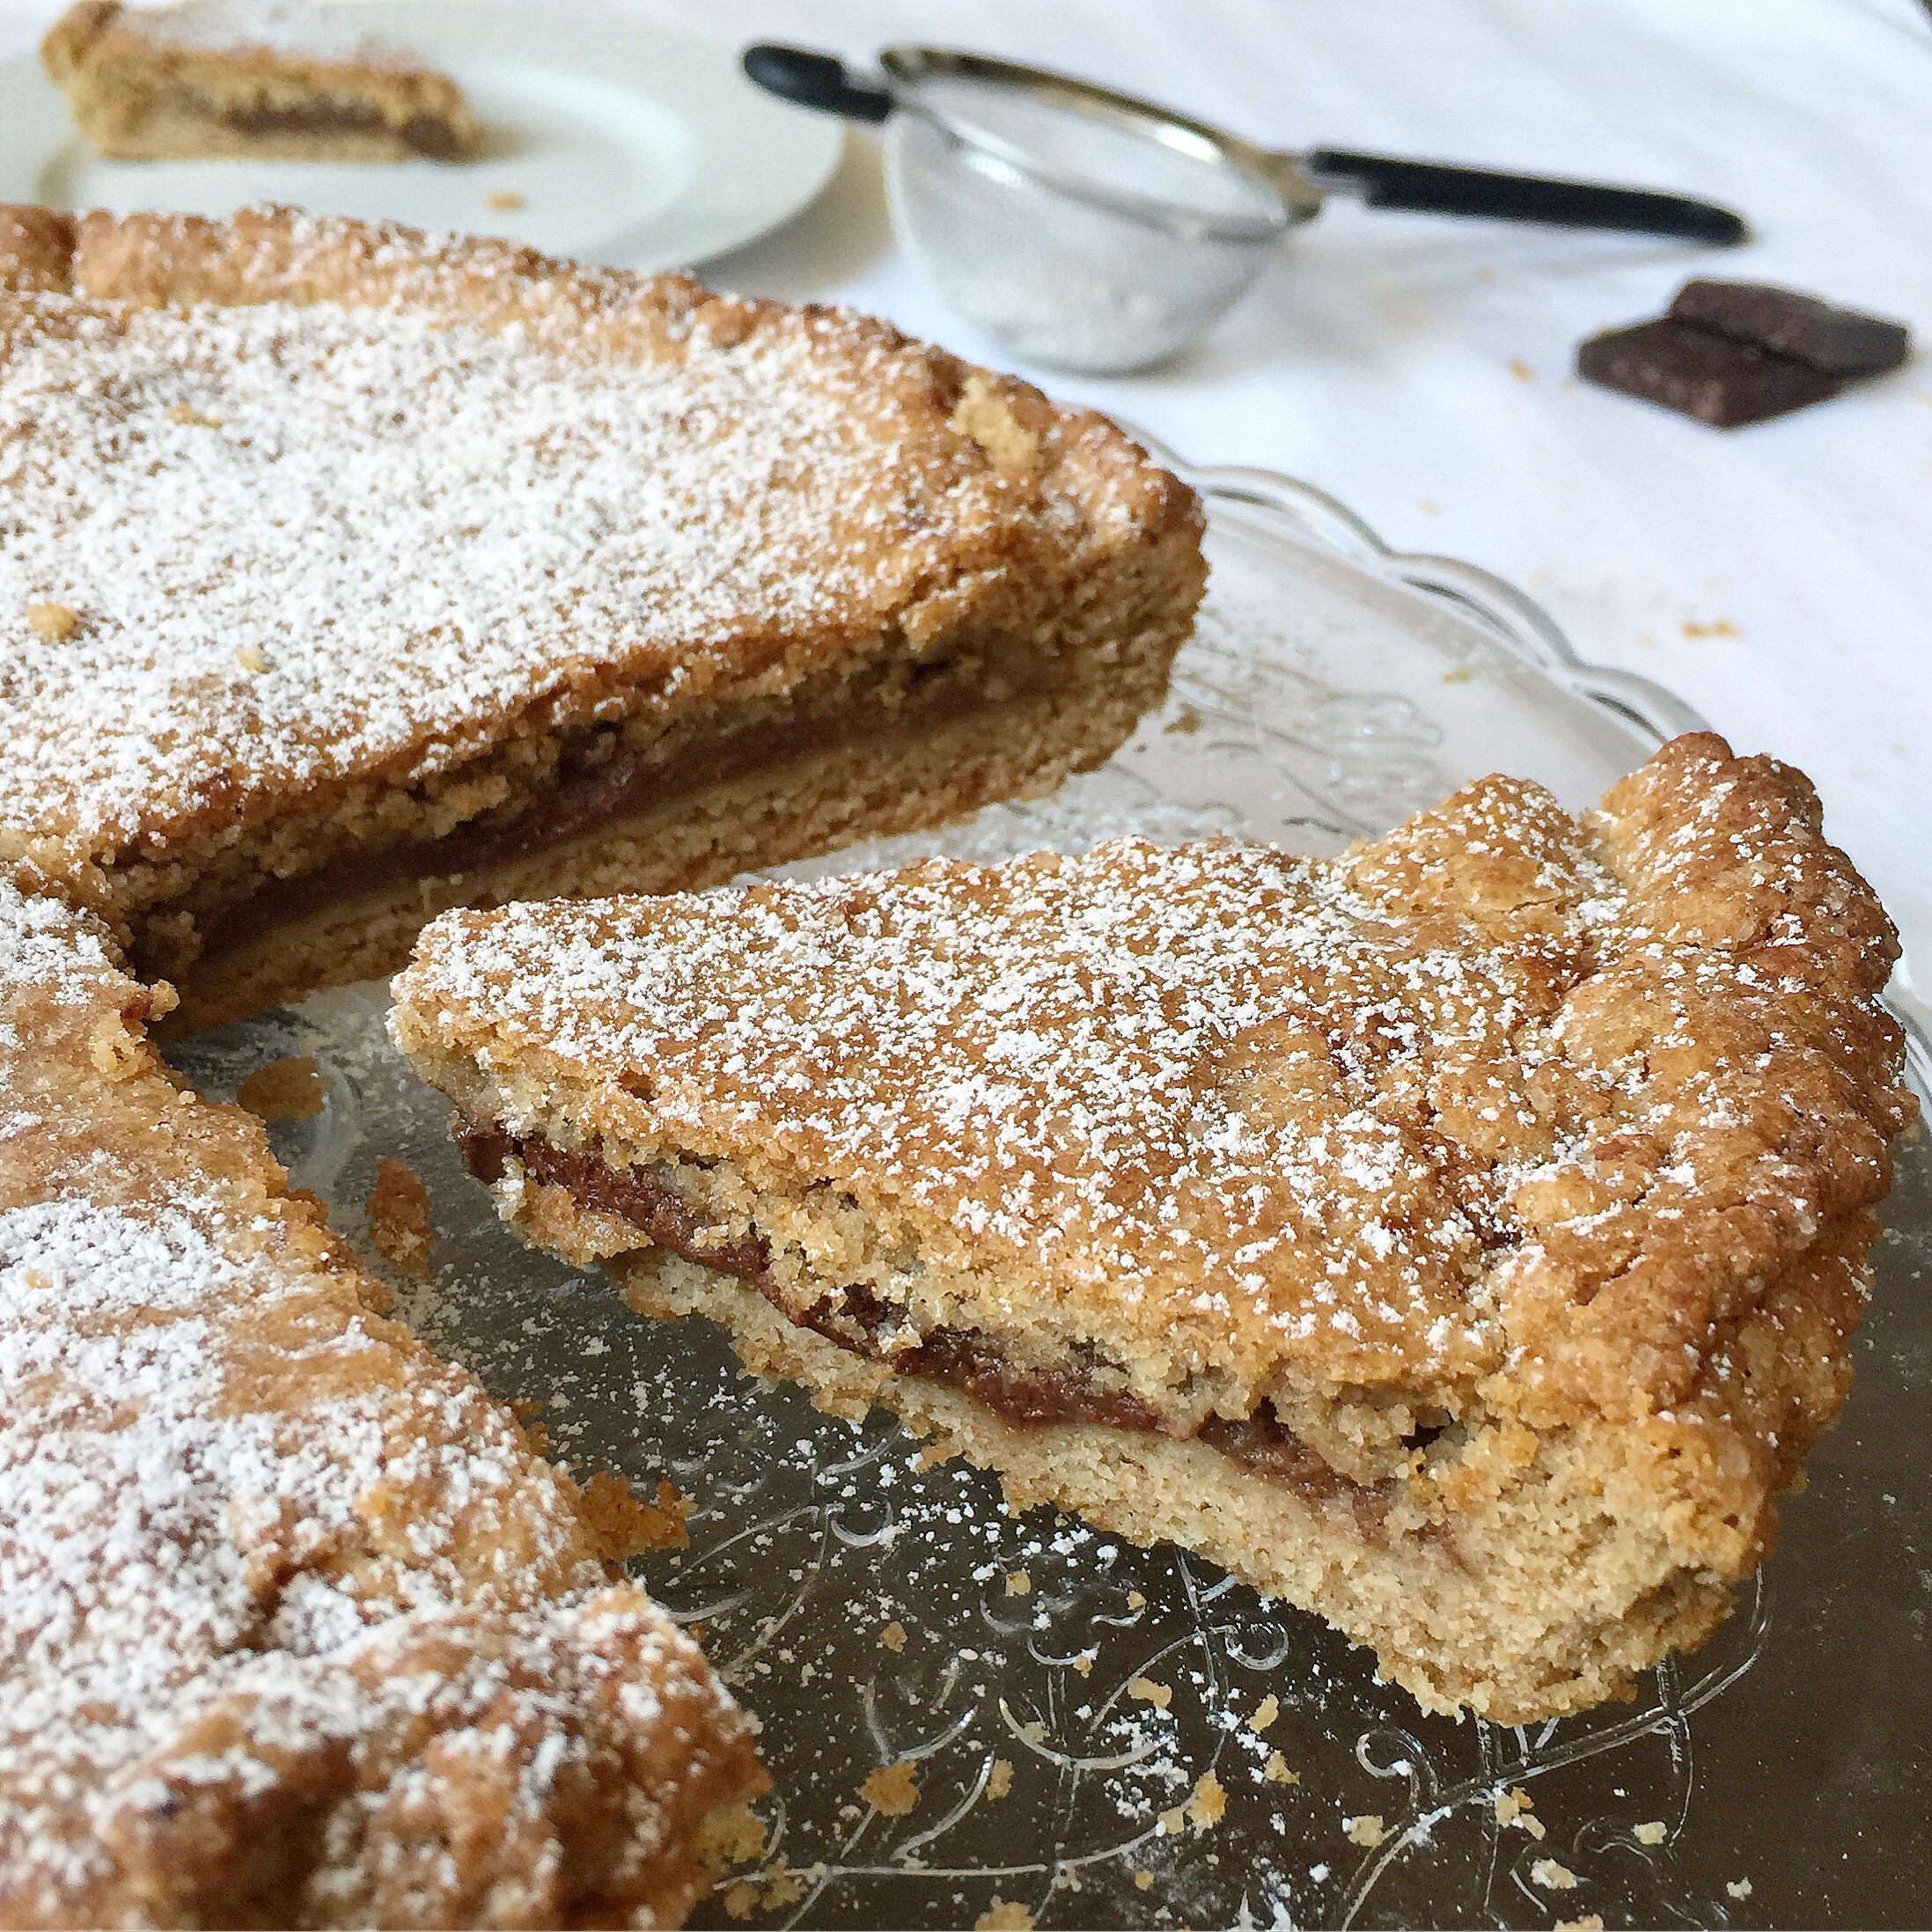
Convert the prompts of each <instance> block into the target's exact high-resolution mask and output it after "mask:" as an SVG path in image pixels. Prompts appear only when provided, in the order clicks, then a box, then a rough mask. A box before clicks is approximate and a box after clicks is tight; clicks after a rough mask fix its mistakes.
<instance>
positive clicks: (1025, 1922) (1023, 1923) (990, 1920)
mask: <svg viewBox="0 0 1932 1932" xmlns="http://www.w3.org/2000/svg"><path fill="white" fill-rule="evenodd" d="M973 1932H1033V1915H1032V1913H1031V1912H1029V1911H1028V1910H1027V1909H1026V1907H1025V1906H1023V1905H1021V1904H1020V1903H1019V1902H1018V1900H1017V1899H1015V1900H1012V1901H1011V1902H1010V1903H1002V1902H1001V1899H1000V1895H999V1893H998V1892H995V1893H994V1894H993V1903H992V1905H991V1906H990V1907H989V1908H988V1910H986V1911H984V1912H982V1913H981V1914H980V1915H979V1917H978V1918H976V1919H975V1920H974V1921H973Z"/></svg>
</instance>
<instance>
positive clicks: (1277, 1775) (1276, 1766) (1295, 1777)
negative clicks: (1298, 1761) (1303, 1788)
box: [1261, 1751, 1302, 1784]
mask: <svg viewBox="0 0 1932 1932" xmlns="http://www.w3.org/2000/svg"><path fill="white" fill-rule="evenodd" d="M1261 1775H1262V1776H1263V1777H1264V1778H1266V1779H1267V1781H1268V1782H1269V1783H1270V1784H1299V1783H1300V1782H1301V1781H1302V1774H1301V1773H1300V1772H1299V1771H1290V1770H1289V1768H1288V1759H1286V1758H1284V1757H1283V1756H1282V1754H1281V1752H1278V1751H1271V1752H1269V1753H1268V1759H1267V1764H1265V1765H1264V1766H1263V1767H1261Z"/></svg>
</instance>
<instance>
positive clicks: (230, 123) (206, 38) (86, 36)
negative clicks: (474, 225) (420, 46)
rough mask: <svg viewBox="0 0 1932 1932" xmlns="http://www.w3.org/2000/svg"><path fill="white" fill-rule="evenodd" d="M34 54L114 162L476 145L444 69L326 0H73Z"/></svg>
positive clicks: (451, 155)
mask: <svg viewBox="0 0 1932 1932" xmlns="http://www.w3.org/2000/svg"><path fill="white" fill-rule="evenodd" d="M40 58H41V61H42V62H43V63H44V64H45V66H46V68H47V71H48V77H49V78H50V79H51V80H52V81H53V83H54V84H55V86H56V87H58V88H59V89H60V91H61V93H62V98H63V99H65V100H66V102H67V106H68V108H69V111H70V113H71V114H73V116H74V119H75V120H76V121H77V122H78V123H79V124H80V130H81V132H82V133H83V134H84V135H85V136H86V137H87V139H88V140H89V142H90V143H92V145H93V146H94V147H95V148H96V149H97V150H98V151H99V152H100V153H101V154H103V155H105V156H106V157H107V158H108V159H109V160H114V161H202V160H223V159H228V158H242V159H250V160H260V161H410V160H425V159H427V160H432V161H457V160H461V159H462V158H464V157H465V156H466V155H469V154H472V153H474V152H475V151H476V150H477V149H478V148H479V147H480V146H481V143H482V138H483V131H482V129H481V127H480V126H479V125H478V123H477V120H476V116H475V115H474V114H472V113H471V111H470V107H469V103H468V102H467V101H466V100H465V99H464V98H463V92H462V90H461V89H460V88H459V87H458V85H457V84H456V83H455V82H454V81H453V80H452V79H451V78H450V77H448V75H446V74H440V73H438V72H437V70H435V69H434V68H433V67H431V66H430V65H429V63H428V62H425V61H423V60H422V59H421V58H419V57H418V56H417V55H414V54H411V53H409V52H408V51H407V50H406V49H404V48H399V47H394V46H392V45H390V44H389V43H388V42H386V41H385V40H379V39H378V38H376V37H375V36H373V35H371V34H369V33H361V32H357V31H356V30H355V29H354V28H352V27H348V26H344V25H343V24H342V15H341V14H340V13H339V11H337V9H336V8H335V7H334V6H333V5H332V4H330V0H173V4H171V5H166V6H157V7H129V6H123V5H122V4H121V0H77V4H76V5H74V6H71V7H70V8H69V9H68V10H67V11H66V12H65V13H63V14H62V16H61V17H60V18H59V19H58V20H56V21H55V23H54V25H53V26H52V27H51V28H49V29H48V34H47V38H46V39H45V40H43V41H42V42H41V43H40Z"/></svg>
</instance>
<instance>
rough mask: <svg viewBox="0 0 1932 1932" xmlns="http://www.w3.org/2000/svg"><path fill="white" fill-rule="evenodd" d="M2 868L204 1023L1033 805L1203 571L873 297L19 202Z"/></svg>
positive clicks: (1129, 461) (1102, 479) (1137, 698)
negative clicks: (816, 304)
mask: <svg viewBox="0 0 1932 1932" xmlns="http://www.w3.org/2000/svg"><path fill="white" fill-rule="evenodd" d="M7 283H11V285H12V288H13V290H14V292H12V293H8V292H5V288H4V285H5V284H7ZM0 528H4V530H5V532H6V537H5V541H4V543H0V861H4V860H5V859H7V858H9V857H12V856H26V857H30V858H31V859H33V862H34V863H37V864H38V865H39V866H40V868H41V869H42V870H43V871H45V872H46V873H47V874H48V877H49V878H50V879H51V880H52V881H53V882H54V884H55V886H56V887H57V889H58V890H60V891H61V892H62V893H64V894H65V895H66V896H68V897H69V898H70V899H71V900H74V901H75V902H77V903H78V904H81V905H84V906H85V907H88V908H90V909H91V910H93V911H96V912H98V913H99V914H100V915H102V916H103V917H104V918H106V919H107V921H108V922H109V923H110V925H111V926H112V927H113V928H114V930H115V932H116V934H117V937H120V938H121V940H122V941H123V943H124V944H126V945H127V946H128V947H129V950H130V956H131V958H132V959H133V960H134V961H135V963H136V966H137V968H138V969H139V970H140V971H142V972H143V973H147V974H149V975H160V976H165V977H167V978H169V979H171V980H173V981H175V982H176V983H177V984H178V985H179V986H180V989H181V994H182V998H183V1002H184V1010H183V1012H182V1014H181V1015H180V1016H178V1017H177V1019H176V1021H175V1023H174V1024H176V1025H188V1024H198V1025H210V1024H213V1023H214V1022H216V1021H217V1020H221V1019H226V1018H232V1017H239V1016H241V1015H243V1014H246V1013H247V1012H250V1011H252V1010H256V1009H258V1008H260V1007H262V1006H265V1005H270V1004H273V1003H275V1001H276V1000H278V999H282V998H285V997H287V996H288V995H290V994H291V993H293V992H296V991H299V990H304V989H306V988H312V987H314V986H318V985H329V984H337V983H341V982H342V981H348V980H353V979H357V978H362V977H365V976H367V975H369V974H371V973H378V972H388V971H393V969H394V968H395V967H396V966H400V964H401V963H402V961H403V960H404V959H407V958H408V948H409V944H410V942H411V941H412V940H413V938H414V937H415V932H416V930H417V929H418V928H419V927H420V926H421V924H422V922H423V921H424V920H425V919H427V918H428V917H429V916H430V915H431V914H433V913H435V912H437V911H439V910H441V909H442V908H443V907H446V906H451V905H458V904H464V903H468V902H472V901H474V900H479V899H498V900H502V899H511V898H528V897H543V896H548V895H551V894H555V893H593V892H603V893H608V892H614V891H620V890H635V891H647V892H657V891H663V890H668V889H671V888H674V887H681V886H691V885H706V884H710V883H712V882H714V881H716V880H720V879H725V878H731V876H732V875H733V874H734V873H736V872H738V871H744V870H746V869H747V868H751V867H757V866H761V865H768V864H772V863H777V862H779V861H781V860H783V859H787V858H791V857H797V856H802V855H804V854H806V853H809V852H813V851H819V850H823V849H826V848H830V847H833V846H836V845H839V844H841V843H843V842H845V841H848V840H851V839H856V838H859V837H864V836H871V835H872V834H878V833H883V832H887V831H893V830H902V829H907V828H910V827H914V826H923V825H930V824H934V823H936V822H937V821H940V820H942V819H947V818H950V817H952V816H955V815H957V814H959V813H962V812H970V811H973V809H975V808H977V807H978V806H980V805H981V804H985V803H986V802H988V800H990V799H993V798H997V797H1005V796H1010V795H1012V794H1015V793H1021V792H1028V791H1038V790H1050V789H1051V788H1052V787H1053V786H1054V785H1055V784H1057V783H1058V782H1060V780H1061V778H1062V777H1063V776H1064V775H1066V773H1067V772H1068V771H1069V769H1072V768H1079V767H1085V766H1089V765H1092V764H1095V763H1098V762H1099V761H1100V760H1104V759H1105V758H1106V756H1107V755H1108V753H1111V752H1112V751H1113V748H1114V747H1115V746H1117V745H1118V744H1119V743H1120V741H1121V740H1122V739H1123V738H1125V737H1126V736H1127V735H1128V732H1130V731H1132V730H1133V728H1134V725H1135V722H1136V721H1137V720H1138V719H1139V717H1140V716H1141V715H1142V712H1143V711H1145V710H1147V709H1149V708H1150V706H1153V705H1156V704H1157V703H1158V702H1159V701H1160V698H1161V695H1162V694H1163V691H1164V687H1165V683H1166V678H1167V668H1168V665H1169V662H1170V660H1171V659H1172V657H1173V654H1174V652H1175V650H1177V649H1178V647H1179V644H1180V642H1181V640H1182V639H1183V637H1185V635H1186V633H1187V631H1188V629H1189V628H1190V626H1191V623H1192V621H1193V614H1194V606H1195V604H1196V602H1197V601H1198V600H1199V598H1200V595H1201V585H1202V583H1203V580H1204V576H1205V569H1204V566H1203V564H1202V562H1201V520H1200V515H1199V511H1198V508H1197V506H1196V504H1195V503H1194V498H1193V496H1192V495H1191V494H1190V493H1189V492H1188V491H1187V490H1186V489H1184V488H1183V487H1182V486H1181V485H1180V484H1179V482H1177V481H1175V479H1174V478H1173V477H1172V476H1170V475H1168V474H1166V473H1165V472H1164V471H1162V470H1160V469H1158V468H1157V467H1156V466H1154V465H1153V464H1152V463H1150V461H1149V460H1148V459H1146V457H1145V456H1144V455H1142V452H1140V451H1139V450H1138V449H1137V448H1136V447H1135V445H1134V444H1132V443H1130V442H1128V439H1127V438H1126V437H1123V436H1121V435H1120V433H1119V432H1118V431H1117V430H1114V429H1113V428H1112V427H1111V425H1109V424H1107V423H1106V422H1103V421H1102V420H1101V419H1100V418H1099V417H1098V416H1095V415H1084V414H1080V413H1076V412H1073V411H1069V410H1061V409H1057V408H1054V406H1053V405H1051V404H1050V403H1048V402H1047V401H1046V400H1045V399H1044V398H1042V397H1040V396H1039V394H1037V393H1035V392H1033V391H1032V390H1030V389H1028V388H1026V387H1025V386H1024V385H1021V384H1018V383H1014V382H1009V381H1004V380H1002V379H1000V378H995V377H991V376H988V375H986V374H984V373H983V372H981V371H973V370H970V369H968V368H966V366H965V365H964V364H960V363H959V362H957V361H955V360H954V359H953V358H952V357H951V356H947V355H944V354H943V353H941V352H939V351H937V350H935V349H922V348H920V347H918V346H917V345H915V344H914V343H912V342H907V340H906V339H905V338H904V337H903V336H901V335H900V334H897V333H896V332H894V331H893V329H891V328H889V327H885V325H884V324H882V323H877V322H870V321H866V320H863V319H861V318H859V317H856V316H852V315H848V314H843V313H840V312H832V311H828V310H823V309H819V310H813V309H788V308H783V307H780V306H778V305H775V304H770V303H755V302H740V301H736V300H732V299H731V298H724V297H718V296H713V295H710V294H709V293H708V292H707V291H705V290H702V289H701V288H700V287H699V286H698V285H697V284H696V283H692V282H689V281H687V280H686V279H684V278H683V277H681V276H676V275H669V276H659V277H647V276H639V275H628V274H625V273H622V272H621V271H618V270H615V269H603V268H577V267H573V266H571V265H570V264H569V263H565V262H559V261H547V260H546V259H544V258H542V257H540V256H537V255H533V254H532V253H529V252H528V251H527V250H524V249H519V248H516V247H513V246H509V245H507V244H501V243H496V242H489V241H481V240H465V239H453V238H450V237H447V236H445V237H443V238H440V239H437V238H431V237H427V236H423V235H421V234H418V233H415V232H414V231H410V230H407V229H399V228H393V227H386V226H382V225H372V224H363V223H358V222H352V221H340V220H321V219H315V218H311V217H307V216H304V215H299V214H296V213H293V212H290V211H289V210H286V209H256V210H252V211H245V212H243V213H242V214H239V215H238V216H236V217H234V218H233V219H232V221H230V222H223V223H210V222H205V221H200V220H196V219H191V218H188V217H168V216H156V215H136V216H130V217H125V218H121V219H116V218H115V217H110V216H107V215H90V216H87V217H83V218H82V219H80V220H79V221H78V222H73V221H70V220H69V219H68V218H66V217H60V216H55V215H51V214H49V213H48V212H47V211H46V210H40V209H15V210H11V211H8V210H5V209H0Z"/></svg>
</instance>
